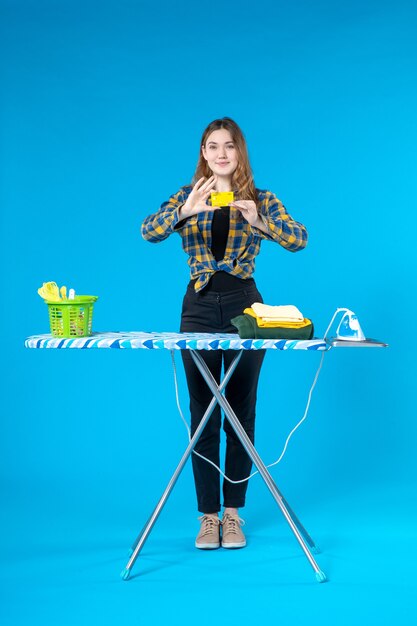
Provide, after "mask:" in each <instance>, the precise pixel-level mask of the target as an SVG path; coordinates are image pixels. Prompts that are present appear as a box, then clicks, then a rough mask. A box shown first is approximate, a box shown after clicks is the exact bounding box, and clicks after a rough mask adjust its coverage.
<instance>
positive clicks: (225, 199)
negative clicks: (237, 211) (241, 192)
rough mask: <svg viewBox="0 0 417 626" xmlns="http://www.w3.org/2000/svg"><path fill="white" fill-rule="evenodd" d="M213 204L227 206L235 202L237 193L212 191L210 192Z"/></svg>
mask: <svg viewBox="0 0 417 626" xmlns="http://www.w3.org/2000/svg"><path fill="white" fill-rule="evenodd" d="M210 198H211V206H227V205H228V204H229V202H233V201H234V199H235V194H234V193H233V191H212V192H211V194H210Z"/></svg>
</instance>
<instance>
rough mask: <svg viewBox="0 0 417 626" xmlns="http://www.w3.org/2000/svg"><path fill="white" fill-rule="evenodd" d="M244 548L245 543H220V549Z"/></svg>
mask: <svg viewBox="0 0 417 626" xmlns="http://www.w3.org/2000/svg"><path fill="white" fill-rule="evenodd" d="M245 546H246V541H244V542H241V543H222V548H227V549H228V548H232V549H233V548H244V547H245Z"/></svg>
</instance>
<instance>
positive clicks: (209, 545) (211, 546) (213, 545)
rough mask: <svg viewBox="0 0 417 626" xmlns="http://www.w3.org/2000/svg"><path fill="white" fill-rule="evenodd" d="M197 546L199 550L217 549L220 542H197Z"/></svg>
mask: <svg viewBox="0 0 417 626" xmlns="http://www.w3.org/2000/svg"><path fill="white" fill-rule="evenodd" d="M194 545H195V547H196V548H198V549H199V550H216V549H217V548H220V543H197V542H195V544H194Z"/></svg>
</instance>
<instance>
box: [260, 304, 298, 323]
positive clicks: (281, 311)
mask: <svg viewBox="0 0 417 626" xmlns="http://www.w3.org/2000/svg"><path fill="white" fill-rule="evenodd" d="M252 309H253V310H254V312H255V314H256V315H257V317H260V318H262V319H263V321H264V322H302V321H303V320H304V316H303V315H302V313H301V311H299V310H298V309H297V307H296V306H294V305H293V304H287V305H282V306H270V305H269V304H262V303H261V302H254V303H253V304H252Z"/></svg>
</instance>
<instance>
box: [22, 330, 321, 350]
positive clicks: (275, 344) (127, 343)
mask: <svg viewBox="0 0 417 626" xmlns="http://www.w3.org/2000/svg"><path fill="white" fill-rule="evenodd" d="M25 347H26V348H83V349H85V348H116V349H118V348H119V349H129V348H144V349H147V350H153V349H166V350H265V349H274V350H329V349H330V348H331V346H330V345H329V344H327V343H326V341H325V340H323V339H309V340H300V339H299V340H288V339H241V338H240V337H239V335H238V334H234V333H155V332H152V333H147V332H140V331H139V332H105V333H93V335H91V337H80V338H73V339H63V338H59V337H53V336H52V335H33V336H32V337H28V338H27V339H26V341H25Z"/></svg>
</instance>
